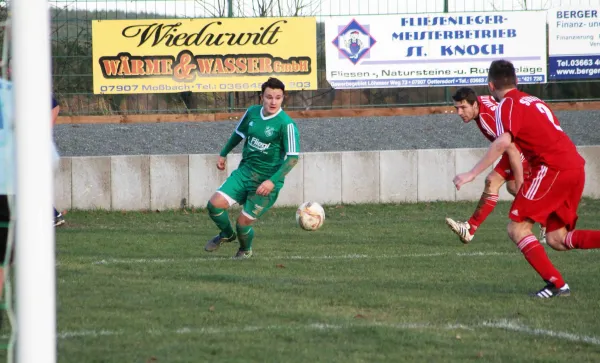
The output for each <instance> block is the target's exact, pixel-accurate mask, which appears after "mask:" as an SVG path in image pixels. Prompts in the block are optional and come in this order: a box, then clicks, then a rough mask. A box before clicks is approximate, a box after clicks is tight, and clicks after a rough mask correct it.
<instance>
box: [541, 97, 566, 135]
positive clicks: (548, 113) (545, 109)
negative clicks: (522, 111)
mask: <svg viewBox="0 0 600 363" xmlns="http://www.w3.org/2000/svg"><path fill="white" fill-rule="evenodd" d="M535 107H537V109H538V111H540V112H541V113H543V114H544V115H546V117H547V118H548V121H550V123H551V124H552V126H554V128H555V129H557V130H558V131H563V129H562V128H561V127H560V126H558V125H557V124H556V121H555V120H554V117H553V116H552V112H551V111H550V109H549V108H548V107H547V106H546V105H544V104H543V103H536V104H535Z"/></svg>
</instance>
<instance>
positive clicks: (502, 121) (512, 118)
mask: <svg viewBox="0 0 600 363" xmlns="http://www.w3.org/2000/svg"><path fill="white" fill-rule="evenodd" d="M496 129H497V131H498V136H500V135H502V134H503V133H505V132H510V133H511V134H512V136H513V138H515V137H517V134H518V133H519V130H520V129H521V120H520V118H519V112H518V107H516V105H515V100H514V99H512V98H510V97H506V98H504V99H503V100H502V102H500V104H499V105H498V108H497V109H496Z"/></svg>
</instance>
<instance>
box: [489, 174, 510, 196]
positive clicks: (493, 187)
mask: <svg viewBox="0 0 600 363" xmlns="http://www.w3.org/2000/svg"><path fill="white" fill-rule="evenodd" d="M504 182H505V180H504V178H503V177H502V176H501V175H500V174H498V173H496V172H495V171H492V172H491V173H489V174H488V175H487V176H486V177H485V192H486V193H492V194H498V192H499V191H500V187H501V186H502V184H504Z"/></svg>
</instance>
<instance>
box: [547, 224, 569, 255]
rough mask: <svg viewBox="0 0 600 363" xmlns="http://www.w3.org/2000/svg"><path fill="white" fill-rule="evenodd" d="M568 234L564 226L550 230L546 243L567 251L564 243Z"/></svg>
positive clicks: (558, 249) (556, 248) (553, 247)
mask: <svg viewBox="0 0 600 363" xmlns="http://www.w3.org/2000/svg"><path fill="white" fill-rule="evenodd" d="M566 236H567V231H566V229H564V228H561V229H559V230H556V231H552V232H549V233H548V234H546V243H547V244H548V246H550V247H552V249H554V250H557V251H566V250H568V248H567V247H566V246H565V243H564V241H565V238H566Z"/></svg>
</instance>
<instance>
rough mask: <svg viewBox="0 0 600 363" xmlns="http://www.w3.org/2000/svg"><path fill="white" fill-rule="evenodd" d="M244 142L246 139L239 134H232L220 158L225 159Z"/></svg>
mask: <svg viewBox="0 0 600 363" xmlns="http://www.w3.org/2000/svg"><path fill="white" fill-rule="evenodd" d="M242 140H244V139H243V138H242V137H241V136H240V135H239V134H238V133H237V132H234V133H232V134H231V137H229V140H227V143H226V144H225V146H223V148H222V149H221V152H220V153H219V156H221V157H223V158H224V157H226V156H227V154H229V153H230V152H231V150H233V148H235V147H236V146H237V145H238V144H239V143H240V141H242Z"/></svg>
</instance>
